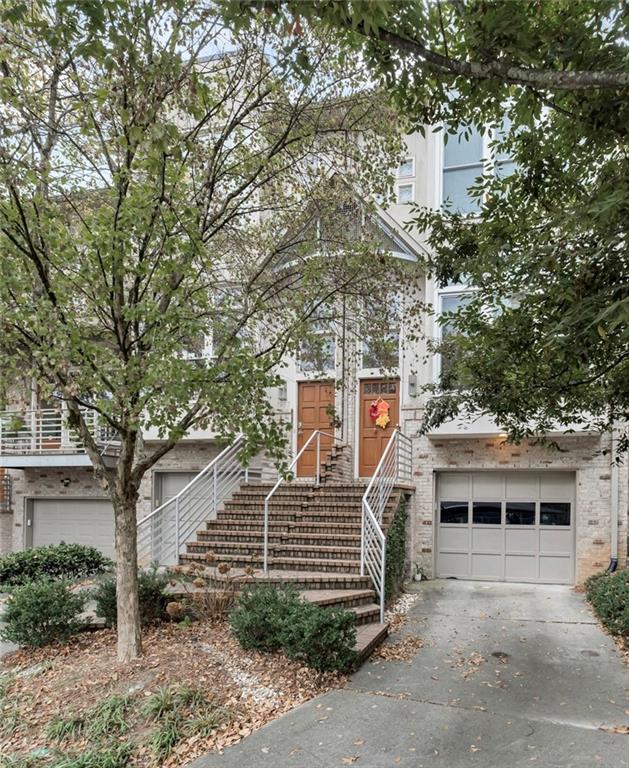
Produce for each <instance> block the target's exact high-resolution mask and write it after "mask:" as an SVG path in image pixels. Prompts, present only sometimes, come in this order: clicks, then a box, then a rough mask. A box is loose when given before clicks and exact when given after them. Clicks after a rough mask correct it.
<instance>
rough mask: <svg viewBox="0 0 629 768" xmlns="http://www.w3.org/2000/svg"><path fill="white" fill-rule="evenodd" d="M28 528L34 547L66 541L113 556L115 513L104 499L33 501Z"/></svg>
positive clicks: (109, 503)
mask: <svg viewBox="0 0 629 768" xmlns="http://www.w3.org/2000/svg"><path fill="white" fill-rule="evenodd" d="M29 522H30V525H29ZM27 525H29V527H30V530H31V534H30V539H31V545H32V546H33V547H41V546H44V545H47V544H59V543H61V542H62V541H65V542H66V543H67V544H87V545H88V546H91V547H96V548H97V549H100V551H101V552H103V554H105V555H107V557H113V556H114V538H115V533H114V512H113V508H112V506H111V502H110V501H109V500H107V499H33V500H32V501H31V502H30V517H29V518H28V519H27Z"/></svg>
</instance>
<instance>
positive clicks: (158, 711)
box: [142, 687, 175, 720]
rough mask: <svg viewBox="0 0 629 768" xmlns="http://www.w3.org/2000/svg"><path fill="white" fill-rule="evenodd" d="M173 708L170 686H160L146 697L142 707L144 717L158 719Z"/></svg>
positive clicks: (172, 695)
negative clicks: (148, 697)
mask: <svg viewBox="0 0 629 768" xmlns="http://www.w3.org/2000/svg"><path fill="white" fill-rule="evenodd" d="M174 708H175V694H174V692H173V691H172V690H171V689H170V688H165V687H164V688H160V689H159V690H158V691H157V692H156V693H154V694H153V695H152V696H151V697H150V699H148V700H147V701H146V703H145V705H144V707H143V708H142V712H143V714H144V715H145V716H146V717H150V718H152V719H153V720H160V719H161V718H162V717H164V715H166V714H167V713H168V712H172V711H173V709H174Z"/></svg>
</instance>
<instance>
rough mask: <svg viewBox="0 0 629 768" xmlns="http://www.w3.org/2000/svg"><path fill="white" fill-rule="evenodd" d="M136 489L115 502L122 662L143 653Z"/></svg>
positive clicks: (119, 643)
mask: <svg viewBox="0 0 629 768" xmlns="http://www.w3.org/2000/svg"><path fill="white" fill-rule="evenodd" d="M137 500H138V493H137V491H136V490H126V491H125V492H124V495H123V496H122V498H118V499H116V500H115V501H114V514H115V518H116V605H117V609H118V619H117V622H118V661H121V662H128V661H132V660H133V659H137V657H138V656H140V655H141V653H142V635H141V632H140V607H139V601H138V546H137V539H138V536H137V517H136V504H137Z"/></svg>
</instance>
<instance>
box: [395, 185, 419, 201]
mask: <svg viewBox="0 0 629 768" xmlns="http://www.w3.org/2000/svg"><path fill="white" fill-rule="evenodd" d="M414 199H415V185H414V184H398V188H397V201H398V205H407V204H408V203H412V202H413V200H414Z"/></svg>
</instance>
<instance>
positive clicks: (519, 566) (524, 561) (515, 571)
mask: <svg viewBox="0 0 629 768" xmlns="http://www.w3.org/2000/svg"><path fill="white" fill-rule="evenodd" d="M505 579H509V580H510V581H537V557H535V556H532V555H506V556H505Z"/></svg>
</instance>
